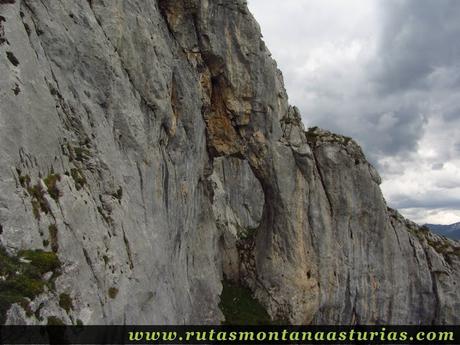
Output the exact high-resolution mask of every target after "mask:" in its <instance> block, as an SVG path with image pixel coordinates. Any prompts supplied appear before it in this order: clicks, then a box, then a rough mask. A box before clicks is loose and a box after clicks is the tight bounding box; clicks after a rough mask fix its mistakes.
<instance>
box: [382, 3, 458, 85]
mask: <svg viewBox="0 0 460 345" xmlns="http://www.w3.org/2000/svg"><path fill="white" fill-rule="evenodd" d="M381 6H382V14H383V16H382V19H383V27H382V35H381V42H380V47H379V50H378V56H379V60H378V66H377V67H378V68H377V73H376V78H377V81H378V83H379V87H380V88H381V90H382V91H383V92H385V93H395V92H401V91H403V92H404V91H406V90H407V89H412V88H420V89H424V88H428V89H429V88H430V87H431V86H432V85H431V84H430V76H431V75H432V74H433V73H435V72H436V70H437V69H438V68H443V67H448V68H449V69H452V72H453V73H448V74H447V75H446V77H450V76H451V75H452V74H453V75H456V76H457V78H456V79H455V86H457V87H458V86H460V84H459V82H460V79H459V78H458V65H457V64H458V62H459V61H458V57H459V55H460V40H459V37H460V20H459V18H460V1H458V0H435V1H433V0H406V1H401V0H382V2H381Z"/></svg>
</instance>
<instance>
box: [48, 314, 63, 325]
mask: <svg viewBox="0 0 460 345" xmlns="http://www.w3.org/2000/svg"><path fill="white" fill-rule="evenodd" d="M47 325H48V326H65V323H64V322H63V321H62V320H61V319H60V318H58V317H56V316H48V322H47Z"/></svg>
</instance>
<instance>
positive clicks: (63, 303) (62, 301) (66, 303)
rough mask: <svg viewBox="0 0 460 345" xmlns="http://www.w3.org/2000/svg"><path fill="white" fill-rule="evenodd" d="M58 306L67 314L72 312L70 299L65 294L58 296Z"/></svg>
mask: <svg viewBox="0 0 460 345" xmlns="http://www.w3.org/2000/svg"><path fill="white" fill-rule="evenodd" d="M59 306H60V307H61V308H62V309H64V310H65V311H66V312H67V313H69V312H70V311H71V310H73V302H72V297H70V295H69V294H67V293H61V294H60V295H59Z"/></svg>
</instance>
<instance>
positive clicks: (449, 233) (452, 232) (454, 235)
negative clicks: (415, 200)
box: [425, 222, 460, 240]
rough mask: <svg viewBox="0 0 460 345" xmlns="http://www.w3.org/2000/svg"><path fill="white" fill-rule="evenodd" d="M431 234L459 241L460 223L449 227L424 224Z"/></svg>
mask: <svg viewBox="0 0 460 345" xmlns="http://www.w3.org/2000/svg"><path fill="white" fill-rule="evenodd" d="M425 225H426V226H427V227H429V228H430V229H431V230H432V231H433V232H435V233H437V234H439V235H442V236H446V237H448V238H451V239H454V240H460V222H459V223H454V224H450V225H441V224H425Z"/></svg>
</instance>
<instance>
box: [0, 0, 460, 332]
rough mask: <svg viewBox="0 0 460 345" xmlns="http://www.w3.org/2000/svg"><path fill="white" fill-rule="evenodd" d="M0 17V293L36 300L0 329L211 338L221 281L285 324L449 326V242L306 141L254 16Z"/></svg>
mask: <svg viewBox="0 0 460 345" xmlns="http://www.w3.org/2000/svg"><path fill="white" fill-rule="evenodd" d="M0 15H1V17H0V76H1V77H0V78H1V80H0V85H1V86H0V99H1V101H0V161H1V164H0V190H1V193H0V241H1V246H2V248H4V250H5V254H2V256H0V257H2V258H3V259H2V260H7V259H6V257H9V259H8V262H10V261H11V267H10V268H5V269H3V270H4V271H1V272H0V273H1V274H2V275H3V276H5V279H6V280H4V282H3V283H0V284H7V283H9V282H11V281H12V280H14V279H16V278H15V277H14V276H13V275H12V274H11V272H12V270H14V269H15V267H16V268H17V267H22V268H24V267H28V268H27V272H28V273H27V274H29V273H30V272H32V273H33V272H35V273H34V274H33V275H32V276H29V275H26V277H27V278H28V279H29V278H30V279H31V281H33V282H35V283H36V284H37V285H36V288H35V289H34V290H33V291H30V289H28V286H25V287H23V288H21V289H20V290H21V291H23V296H21V295H18V296H15V297H14V298H13V300H10V301H9V302H8V303H9V304H8V308H7V309H6V310H7V311H6V310H5V312H4V313H3V314H4V315H3V318H4V320H5V322H7V323H28V324H35V323H47V322H51V323H53V322H56V321H57V320H59V321H61V322H64V323H67V324H71V323H74V324H76V323H83V324H111V323H112V324H113V323H116V324H121V323H126V324H184V323H195V324H197V323H202V324H208V323H214V324H216V323H220V322H221V321H223V320H224V315H223V313H222V312H221V310H220V309H219V301H220V297H219V296H220V294H221V290H222V281H223V279H224V277H225V278H226V279H228V280H230V281H233V283H234V284H239V285H241V286H244V287H246V288H249V289H250V290H251V291H252V293H253V295H254V297H255V298H256V299H257V300H258V301H259V302H260V303H261V304H262V305H263V306H264V308H265V309H266V310H267V312H268V314H269V315H270V316H271V318H272V319H274V320H282V321H284V322H291V323H296V324H300V323H316V324H322V323H329V324H330V323H344V324H348V323H350V324H355V323H403V324H412V323H413V324H419V323H424V324H431V323H458V322H460V314H459V313H458V310H460V293H459V291H460V290H459V289H458V286H457V284H460V245H459V243H458V242H455V241H451V240H447V239H444V238H442V237H439V236H437V235H433V234H431V233H429V232H427V231H426V229H423V228H419V227H418V226H416V225H415V224H414V223H412V222H410V221H407V220H405V219H404V218H402V217H401V216H400V215H399V214H398V213H397V212H396V211H394V210H391V209H388V208H387V206H386V204H385V200H384V199H383V197H382V194H381V192H380V188H379V184H380V177H379V175H378V173H377V172H376V171H375V169H374V168H373V167H372V166H371V165H370V164H369V163H368V162H367V161H366V159H365V157H364V156H363V154H362V151H361V149H360V148H359V146H358V145H357V144H356V143H355V142H354V141H353V140H352V139H350V138H345V137H341V136H338V135H336V134H333V133H329V132H327V131H324V130H321V129H317V128H313V129H310V130H308V131H305V129H304V126H303V124H302V123H301V120H300V115H299V113H298V110H297V109H296V108H295V107H291V106H289V104H288V99H287V95H286V92H285V90H284V87H283V80H282V76H281V73H280V72H279V70H278V69H277V67H276V64H275V62H274V61H273V60H272V59H271V57H270V53H269V51H268V50H267V48H266V47H265V45H264V43H263V42H262V40H261V35H260V29H259V27H258V25H257V23H256V22H255V20H254V19H253V17H252V16H251V14H250V13H249V11H248V9H247V7H246V4H245V1H240V0H216V1H205V0H168V1H167V0H159V1H147V0H123V1H121V0H120V1H112V0H110V1H109V0H101V1H71V0H66V1H59V2H57V1H34V0H16V1H7V2H0ZM39 250H41V251H39ZM31 253H32V254H34V255H35V256H33V259H34V260H28V259H27V258H24V257H22V256H27V255H29V256H30V255H32V254H31ZM37 253H38V254H37ZM26 254H27V255H26ZM55 257H57V259H58V260H57V261H56V258H55ZM50 258H53V261H52V262H53V263H56V262H59V265H54V266H52V270H51V271H50V272H48V273H46V274H44V275H41V273H42V272H43V270H46V267H48V266H46V265H45V266H43V262H44V259H50ZM20 260H22V261H20ZM24 260H25V261H24ZM45 263H46V264H49V261H46V262H45ZM15 265H17V266H15ZM44 267H45V268H44ZM32 268H33V269H35V271H33V270H32ZM24 269H25V268H24ZM37 272H39V273H40V275H37V274H36V273H37ZM32 273H30V274H32ZM5 282H6V283H5ZM5 286H6V285H4V286H3V288H4V287H5ZM34 286H35V285H34ZM1 298H3V297H1Z"/></svg>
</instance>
